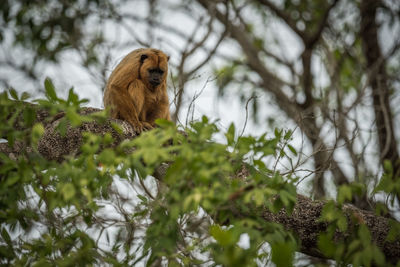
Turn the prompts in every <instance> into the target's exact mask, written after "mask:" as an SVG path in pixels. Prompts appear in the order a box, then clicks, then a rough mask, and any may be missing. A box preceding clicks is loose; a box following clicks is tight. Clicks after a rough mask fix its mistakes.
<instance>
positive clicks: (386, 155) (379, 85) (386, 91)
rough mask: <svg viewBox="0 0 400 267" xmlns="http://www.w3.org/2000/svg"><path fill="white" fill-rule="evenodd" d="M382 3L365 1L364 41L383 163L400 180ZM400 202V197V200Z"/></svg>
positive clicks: (362, 33) (362, 29)
mask: <svg viewBox="0 0 400 267" xmlns="http://www.w3.org/2000/svg"><path fill="white" fill-rule="evenodd" d="M380 4H381V1H377V0H363V1H361V6H360V12H361V31H360V34H361V39H362V43H363V49H364V55H365V58H366V59H367V67H368V70H369V72H368V74H369V83H370V86H371V89H372V100H373V106H374V113H375V120H376V129H377V133H378V146H379V153H380V160H381V163H382V164H383V163H384V161H385V160H388V161H389V162H390V163H391V164H392V168H393V175H394V178H395V179H396V178H397V179H399V178H400V157H399V152H398V150H397V143H396V137H395V135H394V127H393V115H392V111H391V108H390V101H389V98H390V86H389V83H388V76H387V73H386V69H385V67H386V66H385V62H386V60H385V58H384V56H383V55H382V52H381V48H380V45H379V42H378V25H377V23H376V21H375V20H376V12H377V8H378V7H379V5H380ZM397 197H398V199H400V196H397Z"/></svg>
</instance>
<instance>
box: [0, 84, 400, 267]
mask: <svg viewBox="0 0 400 267" xmlns="http://www.w3.org/2000/svg"><path fill="white" fill-rule="evenodd" d="M45 91H46V96H47V99H41V100H37V101H36V102H37V103H39V104H40V105H39V106H40V109H42V110H43V109H44V110H46V111H47V112H48V113H49V118H48V119H49V120H51V119H52V116H55V115H57V114H59V112H60V111H64V112H65V116H64V118H63V119H61V120H60V123H59V127H58V128H57V131H59V132H60V133H61V134H62V135H65V134H67V130H68V127H67V126H68V125H70V126H71V127H77V126H79V125H82V124H84V123H87V122H90V121H97V122H98V123H104V122H105V121H106V120H105V117H104V116H105V115H104V114H90V115H85V116H83V115H80V114H79V109H80V106H81V104H82V103H84V102H85V100H80V99H79V98H78V96H77V95H76V94H75V93H74V92H73V90H72V89H71V90H70V93H69V96H68V99H67V100H63V99H60V98H59V97H58V96H57V94H56V90H55V88H54V86H53V85H52V83H51V81H50V80H46V82H45ZM9 96H11V97H12V98H13V99H12V100H11V99H10V98H9ZM26 97H27V95H26V94H22V95H21V96H18V94H17V93H16V92H15V91H9V92H3V93H2V94H1V95H0V104H1V105H0V109H1V110H0V116H1V120H2V121H3V122H4V123H2V124H1V125H0V133H1V136H2V137H4V138H7V140H8V145H9V146H10V148H12V147H13V146H14V145H23V146H24V147H25V149H24V150H23V153H21V154H19V155H14V156H12V157H11V156H10V155H11V154H10V155H7V154H4V153H1V154H0V180H1V183H0V210H1V212H0V227H1V230H0V258H1V260H0V262H1V263H2V264H13V265H17V266H19V265H27V264H29V265H38V266H47V265H49V266H50V265H51V266H54V265H56V266H58V265H60V266H67V265H90V264H95V265H100V264H103V263H109V264H112V265H130V266H132V265H135V264H136V263H139V262H141V263H146V264H147V265H152V264H155V265H159V264H162V263H163V264H164V263H165V264H166V263H168V264H169V265H171V266H176V265H178V266H181V265H199V264H206V265H213V264H219V265H224V266H256V265H257V264H266V263H268V262H269V261H272V262H273V263H275V264H276V266H290V265H292V264H293V261H294V259H295V251H297V250H298V249H299V243H298V241H297V239H296V237H295V235H293V234H292V233H290V232H288V231H286V230H285V229H284V228H283V227H282V226H281V225H278V224H274V223H267V222H266V221H265V220H264V219H263V218H262V216H260V214H258V213H259V212H258V211H261V210H262V208H264V207H267V208H268V209H269V210H271V211H273V212H279V211H280V210H281V209H285V210H286V212H288V213H290V212H292V211H293V208H294V205H295V202H296V188H295V185H294V182H296V181H297V179H295V178H292V177H290V176H287V177H286V176H282V175H281V174H280V173H279V171H276V170H273V168H270V167H268V164H267V159H275V160H280V159H282V158H285V157H288V155H287V154H286V152H285V151H286V150H287V151H290V155H292V154H295V153H296V151H295V150H294V148H293V147H291V146H288V141H289V140H290V137H291V135H292V132H291V131H287V132H284V131H282V130H279V129H276V130H275V132H274V134H273V135H272V137H267V135H266V134H264V135H262V136H261V137H252V136H238V135H237V134H236V130H235V126H234V125H233V124H232V125H231V126H230V127H229V129H228V131H227V132H226V133H225V135H224V137H225V141H224V142H222V143H218V142H215V141H214V140H215V136H216V135H218V134H220V130H219V129H218V127H217V125H216V123H215V122H212V121H209V120H208V118H206V117H203V118H202V120H201V121H195V122H193V123H192V124H191V125H190V127H189V128H187V129H185V134H182V131H181V130H180V129H178V128H177V127H176V126H175V125H174V124H172V123H171V122H168V121H158V122H157V123H158V125H159V128H156V129H154V130H152V131H148V132H144V133H142V134H141V135H140V136H139V137H137V138H134V139H132V140H125V141H123V142H121V143H120V144H119V145H117V146H116V147H113V146H112V144H113V138H112V136H111V134H105V135H104V136H100V135H96V134H94V133H89V132H86V133H84V134H83V135H84V136H83V137H84V138H83V143H82V145H81V151H80V154H79V155H76V156H74V157H72V156H67V157H65V159H64V161H63V162H62V163H59V162H55V161H49V160H47V159H46V158H44V157H43V155H41V154H40V153H39V151H38V149H37V148H38V143H39V142H40V139H41V136H42V135H43V134H44V131H45V127H44V126H45V125H44V124H42V123H40V122H36V112H37V111H38V107H37V106H35V105H30V104H27V103H26V102H23V100H24V99H26ZM20 116H22V117H23V120H18V118H20ZM20 123H22V125H20ZM16 125H17V127H16ZM163 164H164V165H165V164H167V165H168V169H167V171H166V174H165V176H164V177H163V178H162V181H157V180H155V179H154V178H153V177H152V175H154V173H155V172H156V171H157V169H158V168H159V167H160V166H163ZM149 185H150V186H149ZM357 190H359V187H357V186H354V187H344V188H343V189H341V190H340V191H339V195H338V200H339V205H342V204H343V203H344V202H345V201H347V200H351V195H352V194H353V192H357ZM238 211H240V212H238ZM321 221H322V222H328V223H329V227H328V232H327V233H326V234H323V235H321V236H320V239H319V247H320V249H321V251H322V252H323V253H324V254H325V255H327V256H332V257H333V258H335V259H336V260H338V261H344V262H349V263H353V264H354V265H355V266H358V265H364V266H370V265H371V264H372V263H375V264H378V265H382V264H384V261H385V259H384V256H383V254H382V252H380V250H379V249H378V248H377V246H376V245H374V244H373V243H371V235H370V233H369V231H368V228H367V227H366V226H364V225H362V224H361V225H360V226H359V225H356V224H354V223H353V224H351V227H354V236H352V239H349V240H347V241H346V242H345V241H338V242H336V241H333V235H334V233H335V231H340V232H342V233H343V232H345V231H346V230H347V229H348V227H350V226H349V225H348V220H347V219H346V217H345V215H344V214H343V213H342V212H341V211H340V209H338V208H337V206H336V205H335V204H334V203H333V202H331V203H329V204H328V205H326V207H325V209H324V211H323V212H322V216H321ZM394 225H396V226H394V228H393V229H396V228H395V227H398V225H397V224H395V223H394ZM392 236H394V238H396V237H395V234H392ZM245 238H247V239H248V242H244V241H243V239H245ZM266 242H267V243H268V245H269V249H266V246H267V245H266Z"/></svg>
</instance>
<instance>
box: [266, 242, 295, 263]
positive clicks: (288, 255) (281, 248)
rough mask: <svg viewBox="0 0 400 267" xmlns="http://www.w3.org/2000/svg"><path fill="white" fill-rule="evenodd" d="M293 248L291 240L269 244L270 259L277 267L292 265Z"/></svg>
mask: <svg viewBox="0 0 400 267" xmlns="http://www.w3.org/2000/svg"><path fill="white" fill-rule="evenodd" d="M295 248H296V247H295V246H294V244H293V243H292V242H286V243H275V244H271V252H272V261H273V262H274V263H275V264H276V266H277V267H280V266H282V267H288V266H293V259H294V252H295Z"/></svg>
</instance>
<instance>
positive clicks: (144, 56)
mask: <svg viewBox="0 0 400 267" xmlns="http://www.w3.org/2000/svg"><path fill="white" fill-rule="evenodd" d="M148 57H149V56H148V55H141V56H140V62H142V63H143V61H144V60H145V59H146V58H148Z"/></svg>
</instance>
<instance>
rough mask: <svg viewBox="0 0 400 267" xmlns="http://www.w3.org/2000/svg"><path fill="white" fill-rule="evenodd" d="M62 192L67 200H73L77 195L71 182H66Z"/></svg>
mask: <svg viewBox="0 0 400 267" xmlns="http://www.w3.org/2000/svg"><path fill="white" fill-rule="evenodd" d="M61 193H62V194H63V197H64V199H65V200H66V201H68V200H71V199H72V198H73V197H74V196H75V193H76V191H75V187H74V185H73V184H71V183H67V184H64V185H63V187H62V189H61Z"/></svg>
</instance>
